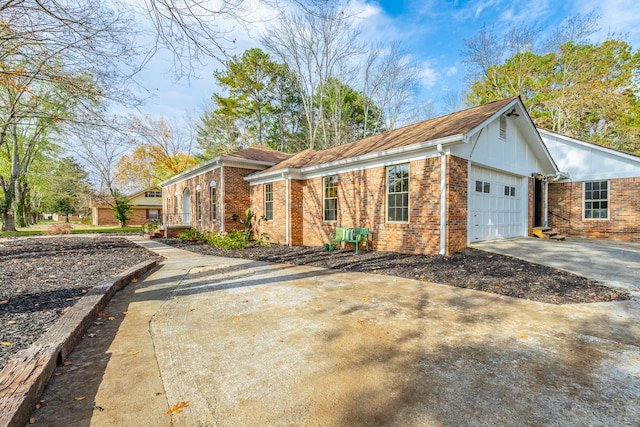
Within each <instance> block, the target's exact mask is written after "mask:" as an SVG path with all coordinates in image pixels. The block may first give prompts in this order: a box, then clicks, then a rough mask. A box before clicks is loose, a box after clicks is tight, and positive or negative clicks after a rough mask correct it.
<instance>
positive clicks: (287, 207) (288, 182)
mask: <svg viewBox="0 0 640 427" xmlns="http://www.w3.org/2000/svg"><path fill="white" fill-rule="evenodd" d="M282 178H283V179H284V180H285V199H284V200H285V202H284V205H285V244H286V245H287V246H291V204H290V192H291V177H290V176H285V174H284V173H282Z"/></svg>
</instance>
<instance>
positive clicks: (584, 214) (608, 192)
mask: <svg viewBox="0 0 640 427" xmlns="http://www.w3.org/2000/svg"><path fill="white" fill-rule="evenodd" d="M594 183H597V184H598V190H594V189H593V184H594ZM602 183H606V184H607V188H606V190H602V189H601V185H602ZM587 184H589V185H591V189H590V190H587V186H588V185H587ZM587 191H589V192H594V191H597V192H599V193H600V194H599V195H601V192H602V191H606V195H607V197H606V198H602V197H600V198H597V199H594V198H591V199H587ZM592 195H593V194H592ZM610 195H611V185H610V183H609V181H608V180H600V181H586V182H583V183H582V219H583V220H585V221H609V220H610V214H611V212H610V206H611V202H610ZM594 202H595V203H602V202H606V204H607V216H606V218H602V217H598V218H594V217H593V216H591V217H587V211H588V210H587V203H594ZM593 210H594V209H593V206H592V207H591V211H593ZM601 210H602V208H600V209H598V212H599V211H601Z"/></svg>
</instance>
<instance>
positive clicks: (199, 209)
mask: <svg viewBox="0 0 640 427" xmlns="http://www.w3.org/2000/svg"><path fill="white" fill-rule="evenodd" d="M196 219H197V220H201V219H202V196H201V191H200V188H197V189H196Z"/></svg>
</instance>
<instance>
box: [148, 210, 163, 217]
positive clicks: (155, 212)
mask: <svg viewBox="0 0 640 427" xmlns="http://www.w3.org/2000/svg"><path fill="white" fill-rule="evenodd" d="M158 218H160V210H159V209H147V219H158Z"/></svg>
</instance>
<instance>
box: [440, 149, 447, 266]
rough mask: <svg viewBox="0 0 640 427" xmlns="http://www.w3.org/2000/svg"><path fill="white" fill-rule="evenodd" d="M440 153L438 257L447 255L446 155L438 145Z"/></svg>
mask: <svg viewBox="0 0 640 427" xmlns="http://www.w3.org/2000/svg"><path fill="white" fill-rule="evenodd" d="M438 153H440V255H442V256H444V255H445V254H446V253H447V153H446V152H445V151H444V150H443V148H442V144H438Z"/></svg>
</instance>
